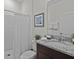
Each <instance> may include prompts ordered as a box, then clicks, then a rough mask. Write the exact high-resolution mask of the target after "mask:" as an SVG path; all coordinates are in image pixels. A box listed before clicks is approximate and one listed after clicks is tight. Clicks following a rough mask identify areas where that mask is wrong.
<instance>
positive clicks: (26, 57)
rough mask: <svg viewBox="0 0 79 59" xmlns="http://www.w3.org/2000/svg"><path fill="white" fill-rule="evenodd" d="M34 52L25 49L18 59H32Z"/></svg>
mask: <svg viewBox="0 0 79 59" xmlns="http://www.w3.org/2000/svg"><path fill="white" fill-rule="evenodd" d="M35 55H36V53H35V52H34V51H31V50H29V51H26V52H24V53H23V54H22V55H21V56H20V59H33V58H34V57H35Z"/></svg>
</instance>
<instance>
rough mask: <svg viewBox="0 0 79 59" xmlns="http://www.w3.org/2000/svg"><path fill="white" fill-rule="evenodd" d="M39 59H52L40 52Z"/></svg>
mask: <svg viewBox="0 0 79 59" xmlns="http://www.w3.org/2000/svg"><path fill="white" fill-rule="evenodd" d="M37 59H52V58H50V57H49V56H48V55H45V54H43V53H40V52H38V56H37Z"/></svg>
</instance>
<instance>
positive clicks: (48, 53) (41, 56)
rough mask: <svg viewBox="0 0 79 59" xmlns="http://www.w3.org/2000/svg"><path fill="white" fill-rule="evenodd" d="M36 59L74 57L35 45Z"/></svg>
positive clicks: (68, 58) (72, 58)
mask: <svg viewBox="0 0 79 59" xmlns="http://www.w3.org/2000/svg"><path fill="white" fill-rule="evenodd" d="M37 59H74V57H72V56H70V55H67V54H64V53H61V52H59V51H56V50H54V49H50V48H48V47H46V46H43V45H41V44H38V43H37Z"/></svg>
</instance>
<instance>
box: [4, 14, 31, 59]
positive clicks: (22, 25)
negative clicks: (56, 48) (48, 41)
mask: <svg viewBox="0 0 79 59" xmlns="http://www.w3.org/2000/svg"><path fill="white" fill-rule="evenodd" d="M4 24H5V25H4V34H5V36H4V38H5V39H4V41H5V42H4V44H5V47H4V48H5V51H7V50H13V51H14V59H19V56H20V54H21V53H23V52H24V51H26V50H29V49H31V35H32V34H31V19H30V17H29V16H20V15H5V20H4Z"/></svg>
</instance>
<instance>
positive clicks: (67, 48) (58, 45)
mask: <svg viewBox="0 0 79 59" xmlns="http://www.w3.org/2000/svg"><path fill="white" fill-rule="evenodd" d="M37 43H39V44H41V45H43V46H46V47H48V48H51V49H54V50H57V51H59V52H62V53H64V54H67V55H70V56H74V45H73V44H72V43H70V42H67V41H61V42H59V41H57V40H55V39H51V40H47V39H41V40H37Z"/></svg>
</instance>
